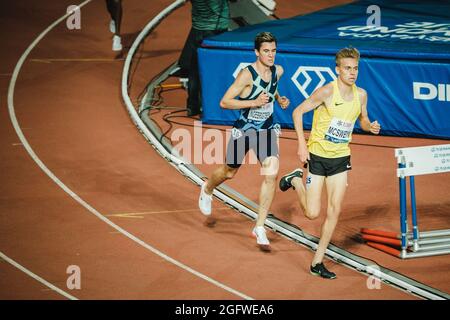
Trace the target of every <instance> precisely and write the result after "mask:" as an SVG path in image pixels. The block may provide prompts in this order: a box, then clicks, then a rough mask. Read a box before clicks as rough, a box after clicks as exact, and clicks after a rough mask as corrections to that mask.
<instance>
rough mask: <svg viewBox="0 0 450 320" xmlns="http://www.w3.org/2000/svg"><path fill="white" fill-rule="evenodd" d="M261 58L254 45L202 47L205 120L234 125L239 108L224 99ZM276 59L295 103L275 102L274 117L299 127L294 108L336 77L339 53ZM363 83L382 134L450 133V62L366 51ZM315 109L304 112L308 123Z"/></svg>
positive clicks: (282, 84)
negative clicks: (370, 55) (283, 105)
mask: <svg viewBox="0 0 450 320" xmlns="http://www.w3.org/2000/svg"><path fill="white" fill-rule="evenodd" d="M255 59H256V56H255V54H254V52H253V51H244V50H242V51H239V50H221V49H207V48H201V49H199V61H200V74H201V81H202V95H203V116H202V121H203V122H204V123H210V124H226V125H232V124H233V122H234V120H236V119H237V118H238V111H233V110H226V109H222V108H221V107H220V105H219V102H220V99H221V98H222V96H223V95H224V93H225V91H226V90H227V88H228V87H229V86H230V85H231V84H232V82H233V81H234V78H235V77H236V75H237V73H238V72H239V70H240V69H241V68H242V67H245V66H246V65H247V64H249V63H253V62H254V61H255ZM218 62H220V63H218ZM275 63H276V64H279V65H281V66H283V68H284V71H285V72H284V75H283V77H282V78H281V79H280V82H279V92H280V94H281V95H286V96H287V97H288V98H289V99H290V100H291V105H290V106H289V108H288V109H286V110H282V109H281V107H279V106H278V104H275V115H274V117H275V120H276V121H278V122H279V123H280V124H281V125H282V126H283V127H288V128H293V121H292V111H293V110H294V108H295V107H296V106H297V105H299V104H300V103H301V102H303V101H304V100H305V99H306V98H308V97H309V96H310V95H311V93H312V92H313V91H314V90H315V89H317V88H319V87H320V86H322V85H324V84H325V83H327V82H329V81H332V80H333V79H335V78H336V74H335V70H334V68H335V62H334V56H333V55H308V54H298V53H278V54H277V56H276V62H275ZM357 86H359V87H362V88H364V89H365V90H366V91H367V93H368V97H369V99H368V104H367V109H368V112H369V118H370V119H371V120H372V121H373V120H378V122H379V123H380V124H381V126H382V132H381V134H385V135H398V136H425V137H437V138H450V64H445V63H438V62H417V61H412V60H403V61H398V60H394V59H391V60H389V59H376V58H370V59H369V58H364V57H362V58H361V61H360V65H359V76H358V80H357ZM312 115H313V112H309V113H308V114H306V115H305V117H304V124H305V128H306V129H310V128H311V124H312ZM358 129H359V124H357V125H356V126H355V131H358Z"/></svg>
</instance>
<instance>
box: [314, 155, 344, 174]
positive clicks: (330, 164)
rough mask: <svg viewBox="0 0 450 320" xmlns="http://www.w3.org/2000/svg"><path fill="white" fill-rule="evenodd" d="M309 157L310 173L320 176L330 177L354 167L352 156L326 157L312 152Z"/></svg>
mask: <svg viewBox="0 0 450 320" xmlns="http://www.w3.org/2000/svg"><path fill="white" fill-rule="evenodd" d="M309 158H310V160H308V168H309V169H308V170H309V172H310V173H312V174H315V175H318V176H325V177H329V176H332V175H335V174H338V173H341V172H344V171H348V170H351V169H352V164H351V163H350V156H345V157H340V158H324V157H320V156H318V155H315V154H312V153H310V154H309Z"/></svg>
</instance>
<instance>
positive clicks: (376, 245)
mask: <svg viewBox="0 0 450 320" xmlns="http://www.w3.org/2000/svg"><path fill="white" fill-rule="evenodd" d="M367 245H368V246H370V247H372V248H375V249H378V250H381V251H383V252H386V253H389V254H390V255H393V256H394V257H397V258H400V250H397V249H395V248H392V247H389V246H387V245H384V244H381V243H375V242H370V241H369V242H367Z"/></svg>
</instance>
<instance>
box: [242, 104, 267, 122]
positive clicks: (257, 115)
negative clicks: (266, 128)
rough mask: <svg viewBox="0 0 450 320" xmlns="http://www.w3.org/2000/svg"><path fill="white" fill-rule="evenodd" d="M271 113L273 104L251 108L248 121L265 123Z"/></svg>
mask: <svg viewBox="0 0 450 320" xmlns="http://www.w3.org/2000/svg"><path fill="white" fill-rule="evenodd" d="M272 113H273V102H269V103H266V104H265V105H263V106H262V107H259V108H252V109H251V110H250V112H249V113H248V117H247V118H248V119H249V120H253V121H266V120H267V119H269V117H270V116H271V115H272Z"/></svg>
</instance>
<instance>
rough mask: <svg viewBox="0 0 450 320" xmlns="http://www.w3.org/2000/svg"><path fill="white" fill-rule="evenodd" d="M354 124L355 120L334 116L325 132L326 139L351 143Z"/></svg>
mask: <svg viewBox="0 0 450 320" xmlns="http://www.w3.org/2000/svg"><path fill="white" fill-rule="evenodd" d="M353 125H354V123H353V122H348V121H344V120H341V119H338V118H333V119H332V120H331V123H330V125H329V126H328V129H327V132H326V133H325V140H327V141H331V142H334V143H349V142H350V135H351V134H352V131H353Z"/></svg>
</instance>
